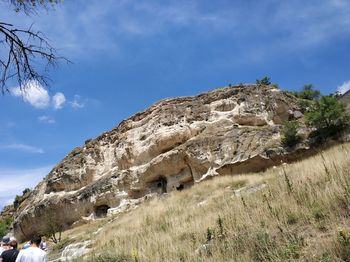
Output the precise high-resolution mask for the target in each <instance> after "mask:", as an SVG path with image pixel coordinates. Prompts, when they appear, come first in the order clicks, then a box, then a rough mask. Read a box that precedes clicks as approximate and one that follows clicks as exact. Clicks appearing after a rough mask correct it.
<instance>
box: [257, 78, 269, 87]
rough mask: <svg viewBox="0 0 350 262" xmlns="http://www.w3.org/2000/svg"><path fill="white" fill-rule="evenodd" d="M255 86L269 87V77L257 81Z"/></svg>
mask: <svg viewBox="0 0 350 262" xmlns="http://www.w3.org/2000/svg"><path fill="white" fill-rule="evenodd" d="M256 84H257V85H265V86H268V85H271V81H270V77H268V76H265V77H263V78H262V79H257V80H256Z"/></svg>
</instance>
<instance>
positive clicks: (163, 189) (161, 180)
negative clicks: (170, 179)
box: [157, 176, 167, 193]
mask: <svg viewBox="0 0 350 262" xmlns="http://www.w3.org/2000/svg"><path fill="white" fill-rule="evenodd" d="M166 187H167V180H166V178H165V177H163V176H161V177H160V178H159V179H158V180H157V188H158V189H160V191H161V193H166Z"/></svg>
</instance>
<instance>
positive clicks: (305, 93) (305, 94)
mask: <svg viewBox="0 0 350 262" xmlns="http://www.w3.org/2000/svg"><path fill="white" fill-rule="evenodd" d="M297 96H298V97H300V98H302V99H307V100H315V99H318V98H320V96H321V92H320V91H319V90H316V89H314V86H313V85H312V84H307V85H304V86H303V89H302V90H301V91H300V92H299V93H298V95H297Z"/></svg>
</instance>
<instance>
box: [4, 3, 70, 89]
mask: <svg viewBox="0 0 350 262" xmlns="http://www.w3.org/2000/svg"><path fill="white" fill-rule="evenodd" d="M0 1H2V2H5V3H10V6H9V8H11V7H12V8H14V10H15V11H16V12H24V13H25V14H27V15H31V14H32V13H36V11H38V10H40V9H48V8H50V7H52V6H53V5H55V4H57V3H58V2H59V1H60V0H0ZM0 49H1V51H2V52H1V53H0V72H1V74H0V90H1V92H2V93H3V94H4V93H5V92H6V91H9V89H8V83H9V82H10V83H11V84H18V85H19V87H20V88H21V90H22V91H23V90H24V89H25V88H26V84H27V83H28V81H30V80H36V81H37V82H39V83H41V84H42V85H43V86H44V87H45V86H47V85H48V80H49V79H48V76H47V75H46V72H47V71H48V70H49V69H50V68H51V67H54V66H56V65H57V62H58V61H59V60H62V59H63V60H65V61H67V62H69V61H68V60H67V59H65V58H63V57H60V56H58V55H57V53H56V50H55V49H54V48H53V47H52V46H51V45H50V43H49V41H48V40H47V38H46V37H45V35H44V34H43V33H41V32H40V31H35V30H34V29H33V28H32V27H29V28H28V29H23V28H17V27H16V26H14V25H13V24H12V23H11V22H10V21H0ZM42 68H44V69H43V70H41V69H42Z"/></svg>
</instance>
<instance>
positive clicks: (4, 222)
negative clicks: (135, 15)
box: [0, 217, 12, 239]
mask: <svg viewBox="0 0 350 262" xmlns="http://www.w3.org/2000/svg"><path fill="white" fill-rule="evenodd" d="M11 223H12V217H6V218H1V219H0V239H1V238H2V237H3V236H5V235H6V234H7V233H8V231H9V229H10V226H11Z"/></svg>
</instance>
